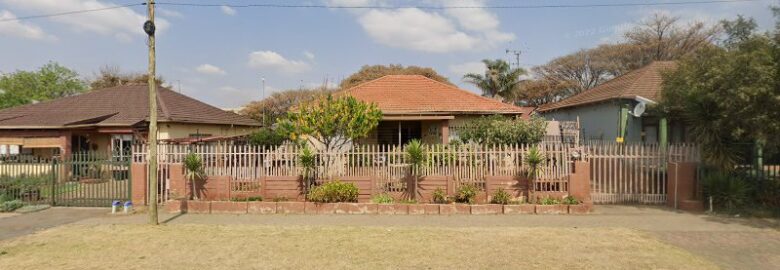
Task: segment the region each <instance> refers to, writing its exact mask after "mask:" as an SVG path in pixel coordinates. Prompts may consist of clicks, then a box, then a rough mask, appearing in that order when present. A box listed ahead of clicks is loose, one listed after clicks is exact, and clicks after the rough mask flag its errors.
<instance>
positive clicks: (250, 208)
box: [165, 200, 593, 215]
mask: <svg viewBox="0 0 780 270" xmlns="http://www.w3.org/2000/svg"><path fill="white" fill-rule="evenodd" d="M165 209H166V211H168V212H170V213H193V214H297V215H303V214H310V215H323V214H325V215H327V214H343V215H515V214H588V213H590V212H591V211H592V210H593V205H592V204H576V205H565V204H558V205H534V204H507V205H501V204H414V203H410V204H404V203H390V204H377V203H313V202H264V201H254V202H235V201H187V200H173V201H169V202H168V203H167V204H166V205H165Z"/></svg>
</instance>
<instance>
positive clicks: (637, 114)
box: [631, 102, 647, 117]
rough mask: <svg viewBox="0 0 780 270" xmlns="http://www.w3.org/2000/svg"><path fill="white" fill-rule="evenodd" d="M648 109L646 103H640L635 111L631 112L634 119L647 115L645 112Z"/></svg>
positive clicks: (635, 107)
mask: <svg viewBox="0 0 780 270" xmlns="http://www.w3.org/2000/svg"><path fill="white" fill-rule="evenodd" d="M646 109H647V104H645V103H644V102H639V103H637V104H636V106H634V110H633V111H631V115H633V116H634V117H642V114H644V113H645V110H646Z"/></svg>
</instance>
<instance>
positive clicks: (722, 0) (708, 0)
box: [0, 0, 765, 23]
mask: <svg viewBox="0 0 780 270" xmlns="http://www.w3.org/2000/svg"><path fill="white" fill-rule="evenodd" d="M760 1H765V0H702V1H676V2H653V3H611V4H559V5H492V6H491V5H485V6H431V5H428V6H422V5H409V6H382V5H362V6H358V5H355V6H349V5H324V4H320V5H318V4H227V3H225V4H208V3H206V4H204V3H186V2H156V3H155V5H165V6H187V7H223V6H225V7H231V8H317V9H410V8H415V9H428V10H444V9H548V8H598V7H641V6H678V5H699V4H719V3H738V2H760ZM145 5H146V3H135V4H125V5H117V6H110V7H104V8H96V9H83V10H74V11H67V12H61V13H51V14H41V15H31V16H22V17H14V18H6V19H0V23H2V22H13V21H23V20H31V19H39V18H50V17H58V16H66V15H75V14H82V13H90V12H100V11H106V10H112V9H119V8H128V7H135V6H145Z"/></svg>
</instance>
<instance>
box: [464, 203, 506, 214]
mask: <svg viewBox="0 0 780 270" xmlns="http://www.w3.org/2000/svg"><path fill="white" fill-rule="evenodd" d="M503 213H504V206H503V205H500V204H475V205H471V214H472V215H498V214H503Z"/></svg>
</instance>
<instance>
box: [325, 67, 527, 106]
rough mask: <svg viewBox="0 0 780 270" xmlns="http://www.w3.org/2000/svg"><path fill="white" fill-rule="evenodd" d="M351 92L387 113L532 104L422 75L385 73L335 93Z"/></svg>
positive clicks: (337, 94) (347, 93) (346, 93)
mask: <svg viewBox="0 0 780 270" xmlns="http://www.w3.org/2000/svg"><path fill="white" fill-rule="evenodd" d="M335 95H336V96H339V95H350V96H353V97H355V98H357V99H359V100H362V101H364V102H371V103H375V104H377V106H379V109H381V110H382V112H383V113H384V114H385V115H390V114H522V115H524V116H528V115H529V114H530V113H531V112H532V111H533V108H529V107H518V106H515V105H512V104H506V103H503V102H501V101H498V100H495V99H491V98H486V97H482V96H479V95H476V94H474V93H471V92H469V91H466V90H463V89H460V88H457V87H455V86H452V85H448V84H444V83H441V82H438V81H436V80H432V79H430V78H428V77H425V76H422V75H387V76H384V77H381V78H379V79H376V80H373V81H369V82H365V83H363V84H360V85H357V86H355V87H352V88H350V89H346V90H343V91H341V92H338V93H336V94H335Z"/></svg>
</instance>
